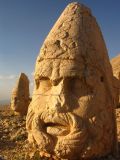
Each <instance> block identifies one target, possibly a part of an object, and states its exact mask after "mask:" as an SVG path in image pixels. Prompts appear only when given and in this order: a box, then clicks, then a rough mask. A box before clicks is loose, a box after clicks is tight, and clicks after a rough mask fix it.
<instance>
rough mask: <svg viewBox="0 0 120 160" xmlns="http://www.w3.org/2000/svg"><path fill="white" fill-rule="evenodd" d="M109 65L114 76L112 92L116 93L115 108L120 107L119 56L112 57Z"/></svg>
mask: <svg viewBox="0 0 120 160" xmlns="http://www.w3.org/2000/svg"><path fill="white" fill-rule="evenodd" d="M111 65H112V69H113V75H114V90H115V93H116V98H117V99H118V101H117V102H118V103H117V107H118V108H119V107H120V55H118V56H116V57H114V58H113V59H112V60H111Z"/></svg>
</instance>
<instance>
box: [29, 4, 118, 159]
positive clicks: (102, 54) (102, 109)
mask: <svg viewBox="0 0 120 160" xmlns="http://www.w3.org/2000/svg"><path fill="white" fill-rule="evenodd" d="M112 78H113V75H112V70H111V66H110V63H109V58H108V54H107V50H106V46H105V43H104V40H103V37H102V34H101V31H100V29H99V27H98V25H97V23H96V20H95V18H94V17H93V16H92V14H91V11H90V9H88V8H87V7H85V6H84V5H81V4H78V3H71V4H69V5H68V6H67V7H66V9H65V10H64V12H63V13H62V15H61V16H60V18H59V19H58V21H57V22H56V24H55V25H54V27H53V28H52V30H51V31H50V33H49V34H48V36H47V38H46V40H45V41H44V43H43V46H42V48H41V50H40V54H39V55H38V58H37V61H36V67H35V87H34V92H33V97H32V102H31V104H30V107H29V111H28V114H27V130H28V136H29V137H28V139H29V141H30V142H32V143H36V144H37V145H38V147H39V150H40V151H41V152H42V151H43V152H47V153H50V154H53V155H55V156H56V157H58V158H63V159H64V158H68V159H72V160H73V159H75V158H76V159H81V158H91V157H97V156H98V157H99V156H103V155H106V154H108V153H110V152H113V150H114V149H115V145H116V121H115V115H114V107H115V103H114V98H113V97H114V96H113V92H112V91H113V87H112Z"/></svg>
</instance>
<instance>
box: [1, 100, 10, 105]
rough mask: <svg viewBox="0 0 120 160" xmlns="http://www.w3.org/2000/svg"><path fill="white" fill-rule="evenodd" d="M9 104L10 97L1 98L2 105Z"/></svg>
mask: <svg viewBox="0 0 120 160" xmlns="http://www.w3.org/2000/svg"><path fill="white" fill-rule="evenodd" d="M8 104H10V100H9V99H3V100H0V105H8Z"/></svg>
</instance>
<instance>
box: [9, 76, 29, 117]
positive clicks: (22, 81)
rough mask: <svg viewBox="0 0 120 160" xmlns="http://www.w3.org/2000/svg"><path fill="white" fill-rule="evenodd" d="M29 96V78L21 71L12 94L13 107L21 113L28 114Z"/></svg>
mask: <svg viewBox="0 0 120 160" xmlns="http://www.w3.org/2000/svg"><path fill="white" fill-rule="evenodd" d="M29 103H30V98H29V80H28V78H27V76H26V75H25V74H24V73H21V74H20V76H19V78H18V80H17V82H16V85H15V87H14V88H13V90H12V94H11V109H12V110H14V111H15V112H18V113H19V114H20V115H25V114H27V110H28V105H29Z"/></svg>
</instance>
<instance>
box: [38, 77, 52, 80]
mask: <svg viewBox="0 0 120 160" xmlns="http://www.w3.org/2000/svg"><path fill="white" fill-rule="evenodd" d="M39 80H50V78H49V77H39Z"/></svg>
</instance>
